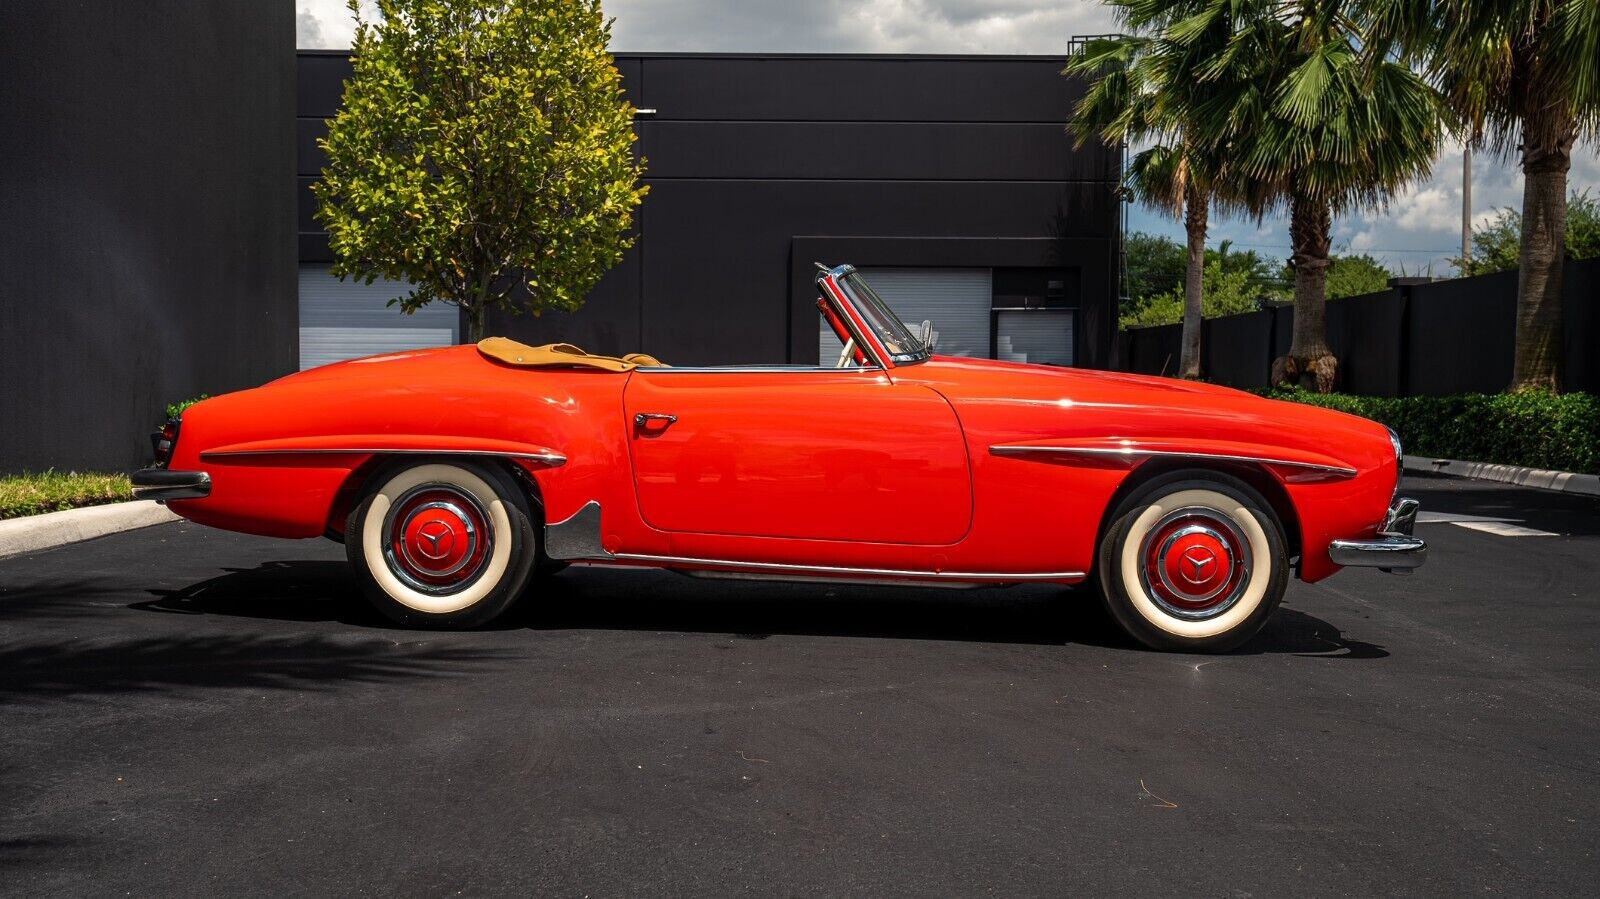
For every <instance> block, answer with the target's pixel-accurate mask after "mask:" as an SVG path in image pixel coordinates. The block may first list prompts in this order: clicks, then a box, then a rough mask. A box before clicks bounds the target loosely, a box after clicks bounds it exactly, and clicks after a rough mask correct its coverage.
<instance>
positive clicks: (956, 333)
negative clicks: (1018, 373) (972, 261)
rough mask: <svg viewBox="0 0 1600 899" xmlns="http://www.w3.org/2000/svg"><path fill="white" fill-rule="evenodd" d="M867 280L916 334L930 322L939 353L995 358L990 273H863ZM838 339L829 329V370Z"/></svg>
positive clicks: (825, 335) (824, 355) (824, 347)
mask: <svg viewBox="0 0 1600 899" xmlns="http://www.w3.org/2000/svg"><path fill="white" fill-rule="evenodd" d="M860 271H861V276H862V277H863V278H865V279H866V281H867V283H868V284H871V285H872V289H873V290H875V291H877V292H878V296H880V297H883V301H884V302H885V303H888V304H889V308H890V309H893V310H894V313H895V315H898V316H900V319H901V321H904V322H905V323H906V327H908V328H910V329H911V333H913V334H915V333H917V329H918V327H919V326H920V325H921V324H922V322H923V321H924V320H927V321H931V322H933V329H934V330H935V331H936V332H938V334H939V342H938V345H937V346H936V347H935V348H934V349H935V352H938V353H940V354H942V355H946V356H976V357H978V358H983V357H986V356H988V355H989V308H990V306H991V305H992V304H993V296H994V283H993V281H994V279H993V276H992V273H991V272H990V270H989V269H986V268H863V269H861V270H860ZM840 349H842V347H840V346H839V340H838V338H836V337H834V336H833V331H831V330H829V329H828V328H827V326H826V325H824V326H823V327H822V332H821V341H820V343H819V350H820V353H821V356H820V358H821V359H822V360H823V364H824V365H827V364H830V363H832V361H833V360H835V359H837V358H838V357H839V351H840Z"/></svg>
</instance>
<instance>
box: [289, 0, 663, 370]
mask: <svg viewBox="0 0 1600 899" xmlns="http://www.w3.org/2000/svg"><path fill="white" fill-rule="evenodd" d="M350 8H351V12H352V14H354V15H356V16H357V18H358V20H359V19H360V11H359V8H358V4H357V3H356V2H354V0H352V2H351V3H350ZM377 10H378V17H377V18H376V19H374V20H371V21H366V20H360V21H359V22H358V26H357V29H356V34H355V41H354V46H353V53H352V62H353V64H354V74H353V76H352V77H351V79H350V80H349V81H348V82H347V83H346V85H345V94H344V102H343V104H342V105H341V108H340V111H339V114H338V116H337V117H335V118H334V119H333V120H332V121H330V122H329V124H328V135H327V137H326V138H324V139H323V140H322V141H321V146H322V147H323V149H324V150H325V151H326V152H327V154H328V165H327V168H325V169H324V170H323V173H322V175H323V176H322V180H321V182H320V183H318V184H316V185H315V186H314V187H313V188H312V190H313V193H314V194H315V195H316V197H317V200H318V201H319V209H318V212H317V218H318V220H319V221H320V222H322V224H323V225H324V226H326V227H327V229H328V235H329V241H330V245H331V247H332V250H333V254H334V265H333V272H334V274H337V275H339V276H340V277H347V276H348V277H353V278H356V279H359V280H363V281H366V282H367V283H371V282H373V281H374V280H376V279H378V278H390V279H395V280H401V281H406V282H409V284H410V287H411V290H410V292H409V293H408V294H406V295H405V296H403V297H399V298H397V299H396V300H395V301H394V302H397V303H398V304H399V306H400V307H401V309H402V310H404V311H406V312H413V311H415V310H416V309H418V308H419V307H421V306H423V305H425V304H427V303H430V302H435V301H439V302H445V303H452V304H454V305H457V306H459V307H461V309H462V310H463V311H464V312H465V313H466V315H467V318H468V321H469V323H470V332H471V336H472V339H474V340H476V339H478V338H479V337H481V336H482V332H483V320H484V315H485V313H486V312H487V311H488V310H489V309H490V308H502V309H512V310H516V311H524V310H525V311H530V312H532V313H534V314H538V313H540V312H542V311H544V310H546V309H560V310H573V309H577V308H578V307H579V306H581V305H582V303H583V301H584V298H585V296H586V294H587V293H588V291H589V290H590V289H591V288H592V287H593V286H594V284H595V283H596V282H597V281H598V280H599V279H600V277H601V275H603V274H604V273H605V272H606V270H607V269H609V268H610V267H611V266H613V265H615V264H616V263H617V262H618V261H619V260H620V259H621V257H622V254H623V251H624V250H626V249H627V247H628V246H630V245H631V243H632V237H631V223H632V215H633V211H634V209H635V208H636V207H637V206H638V205H639V202H640V200H641V198H642V197H643V196H644V193H645V189H644V188H643V187H640V186H639V185H638V179H639V175H640V173H641V170H642V168H641V167H642V163H641V162H640V161H638V160H636V159H635V157H634V154H633V142H634V133H633V109H632V107H631V106H630V105H629V104H628V103H627V102H626V101H625V100H624V99H623V94H622V85H621V76H620V74H619V73H618V72H617V68H616V66H615V64H614V62H613V60H612V58H611V55H610V54H609V52H607V49H606V45H607V43H608V42H609V39H610V22H609V21H608V20H607V19H606V18H605V17H604V15H603V13H602V12H601V8H600V3H599V0H377Z"/></svg>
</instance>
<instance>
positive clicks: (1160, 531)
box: [1096, 472, 1289, 652]
mask: <svg viewBox="0 0 1600 899" xmlns="http://www.w3.org/2000/svg"><path fill="white" fill-rule="evenodd" d="M1096 568H1097V572H1096V573H1097V575H1098V580H1099V587H1100V591H1101V595H1102V596H1103V597H1104V599H1105V602H1106V608H1107V609H1108V611H1110V613H1111V616H1112V617H1113V618H1114V619H1115V620H1116V621H1117V623H1118V624H1119V625H1121V626H1122V628H1123V629H1124V630H1125V631H1127V632H1128V634H1129V635H1130V636H1132V637H1133V638H1134V639H1136V640H1138V641H1139V642H1141V643H1143V644H1145V645H1146V646H1149V647H1152V648H1155V649H1167V650H1186V651H1191V652H1221V651H1224V650H1228V649H1232V648H1234V647H1236V646H1239V645H1240V644H1242V643H1244V642H1245V641H1247V640H1249V639H1250V638H1251V637H1254V636H1255V635H1256V633H1257V632H1259V631H1260V630H1261V628H1262V626H1263V625H1264V624H1266V621H1267V619H1268V618H1269V617H1270V616H1271V615H1272V613H1273V611H1275V610H1276V609H1277V607H1278V604H1279V602H1280V601H1282V599H1283V594H1284V591H1285V589H1287V587H1288V575H1289V559H1288V552H1287V549H1286V541H1285V539H1284V536H1283V527H1282V525H1281V524H1280V523H1279V521H1278V519H1277V516H1276V515H1275V514H1274V513H1273V511H1272V506H1271V505H1270V504H1269V503H1268V502H1267V501H1266V500H1265V499H1264V498H1263V497H1262V496H1261V494H1260V493H1258V492H1257V491H1256V490H1255V489H1254V488H1252V487H1250V486H1249V485H1248V484H1246V483H1244V482H1243V481H1240V480H1238V479H1237V478H1233V477H1230V476H1228V475H1224V474H1220V473H1211V472H1176V473H1173V474H1169V475H1165V476H1162V477H1158V478H1155V479H1153V480H1151V481H1150V482H1149V483H1147V484H1144V485H1142V486H1141V487H1139V488H1138V489H1136V490H1134V491H1133V492H1132V493H1131V494H1130V495H1129V496H1128V497H1127V498H1126V499H1125V500H1123V501H1122V503H1120V504H1119V505H1118V507H1117V509H1116V510H1115V511H1113V513H1112V517H1111V519H1110V525H1109V527H1108V528H1107V530H1106V534H1105V536H1104V538H1103V539H1102V540H1101V544H1100V550H1099V556H1098V559H1097V566H1096Z"/></svg>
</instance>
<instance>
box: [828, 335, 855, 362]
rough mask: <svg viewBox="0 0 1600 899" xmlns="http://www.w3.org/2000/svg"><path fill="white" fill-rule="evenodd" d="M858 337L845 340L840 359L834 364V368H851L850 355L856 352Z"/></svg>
mask: <svg viewBox="0 0 1600 899" xmlns="http://www.w3.org/2000/svg"><path fill="white" fill-rule="evenodd" d="M855 349H856V339H855V338H854V337H852V338H850V339H849V340H846V341H845V342H844V349H842V350H840V351H839V361H838V362H835V363H834V364H833V367H834V368H849V367H850V357H851V356H852V355H854V354H855Z"/></svg>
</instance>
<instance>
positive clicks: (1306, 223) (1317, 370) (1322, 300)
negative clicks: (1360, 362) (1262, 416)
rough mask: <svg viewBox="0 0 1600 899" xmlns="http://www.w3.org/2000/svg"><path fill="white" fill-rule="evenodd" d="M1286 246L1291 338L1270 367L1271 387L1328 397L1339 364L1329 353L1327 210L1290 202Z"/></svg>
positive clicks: (1330, 241) (1329, 220) (1303, 201)
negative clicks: (1289, 249) (1295, 387)
mask: <svg viewBox="0 0 1600 899" xmlns="http://www.w3.org/2000/svg"><path fill="white" fill-rule="evenodd" d="M1289 241H1290V243H1291V244H1292V245H1293V247H1294V255H1293V256H1290V257H1289V265H1290V266H1292V267H1293V268H1294V337H1293V339H1292V340H1291V341H1290V344H1289V354H1288V355H1287V356H1282V357H1279V358H1278V359H1277V360H1275V361H1274V362H1273V363H1272V383H1273V385H1274V386H1282V385H1285V384H1288V385H1296V384H1297V385H1299V386H1302V387H1306V388H1309V389H1312V390H1315V391H1317V392H1318V393H1328V392H1330V391H1332V390H1333V385H1334V379H1335V376H1336V375H1337V373H1338V360H1336V359H1335V358H1334V356H1333V350H1331V349H1329V348H1328V320H1327V304H1328V265H1329V258H1328V257H1329V252H1330V249H1331V247H1332V245H1333V216H1332V214H1331V213H1330V212H1329V211H1328V204H1326V203H1319V202H1315V201H1312V200H1308V199H1305V198H1303V197H1300V196H1292V197H1291V198H1290V202H1289Z"/></svg>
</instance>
